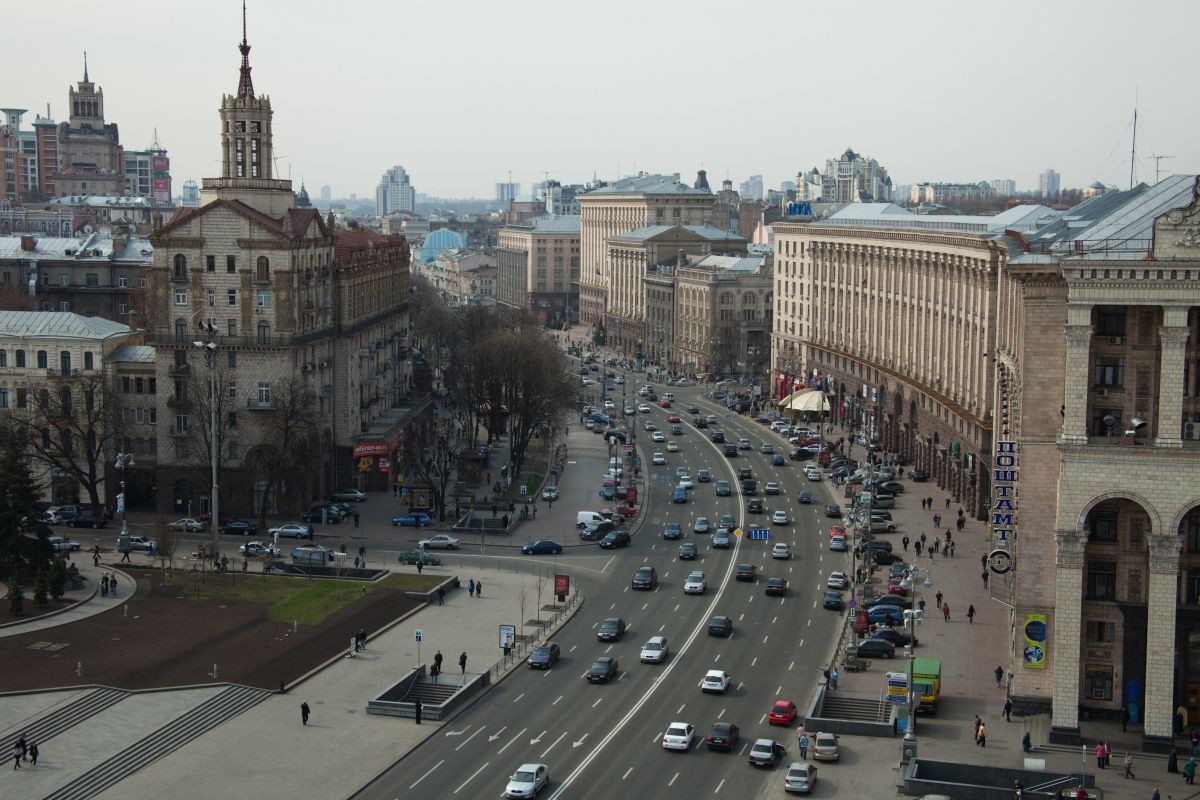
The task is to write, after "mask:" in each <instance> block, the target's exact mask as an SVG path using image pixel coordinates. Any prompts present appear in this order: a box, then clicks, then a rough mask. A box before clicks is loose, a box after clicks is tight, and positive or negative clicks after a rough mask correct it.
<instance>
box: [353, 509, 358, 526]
mask: <svg viewBox="0 0 1200 800" xmlns="http://www.w3.org/2000/svg"><path fill="white" fill-rule="evenodd" d="M354 527H356V528H357V527H358V512H357V511H355V512H354Z"/></svg>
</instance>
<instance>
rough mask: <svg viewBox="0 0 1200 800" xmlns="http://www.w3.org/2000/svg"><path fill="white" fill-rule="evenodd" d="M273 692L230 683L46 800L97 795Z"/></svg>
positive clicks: (81, 799)
mask: <svg viewBox="0 0 1200 800" xmlns="http://www.w3.org/2000/svg"><path fill="white" fill-rule="evenodd" d="M270 696H271V693H270V692H267V691H264V690H262V689H255V688H253V687H250V686H229V687H228V688H226V689H225V690H224V691H222V692H221V693H220V694H217V695H215V696H214V697H211V698H209V699H208V700H206V701H204V702H203V703H201V704H200V705H198V706H196V707H195V708H193V709H191V710H190V711H188V712H187V713H186V714H183V715H182V716H179V717H177V718H175V719H174V720H172V721H171V722H169V723H167V724H166V725H164V726H163V727H161V728H159V729H158V730H156V731H155V732H154V733H152V734H150V735H149V736H145V737H143V738H142V739H141V740H140V741H137V742H134V743H133V744H131V745H130V746H129V747H127V748H125V749H124V750H122V751H121V752H120V753H117V754H116V755H115V756H113V757H112V758H110V759H109V760H107V761H106V762H104V763H103V764H100V765H99V766H97V767H95V768H93V769H91V770H89V771H88V772H85V773H84V774H83V775H80V776H79V777H78V778H76V779H75V780H73V781H71V782H70V783H68V784H67V785H65V786H63V787H62V788H60V789H58V790H56V791H54V792H53V793H51V794H50V795H48V796H47V800H84V799H85V798H89V797H94V796H96V795H98V794H100V793H101V792H103V791H104V790H105V789H107V788H109V787H110V786H113V785H114V784H116V783H117V782H118V781H120V780H123V779H125V778H127V777H129V775H131V774H132V773H134V772H136V771H137V770H139V769H141V768H142V767H144V766H146V765H148V764H151V763H153V762H155V761H157V760H158V759H160V758H162V757H163V756H166V755H169V754H170V753H172V752H173V751H175V750H177V749H179V748H180V747H183V746H184V745H185V744H187V743H188V742H190V741H192V740H193V739H195V738H197V737H198V736H201V735H202V734H204V733H207V732H208V731H210V730H212V729H213V728H215V727H217V726H218V725H220V724H222V723H223V722H226V721H227V720H230V719H232V718H233V717H236V716H237V715H238V714H241V713H242V712H243V711H245V710H246V709H248V708H251V707H252V706H255V705H257V704H258V703H260V702H262V701H263V700H265V699H266V698H268V697H270ZM93 713H94V712H93Z"/></svg>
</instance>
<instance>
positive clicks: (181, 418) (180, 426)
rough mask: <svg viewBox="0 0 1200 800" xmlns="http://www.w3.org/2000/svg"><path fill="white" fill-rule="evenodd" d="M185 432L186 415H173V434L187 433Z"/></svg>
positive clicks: (186, 425) (186, 427)
mask: <svg viewBox="0 0 1200 800" xmlns="http://www.w3.org/2000/svg"><path fill="white" fill-rule="evenodd" d="M187 430H188V416H187V414H176V415H175V432H176V433H187Z"/></svg>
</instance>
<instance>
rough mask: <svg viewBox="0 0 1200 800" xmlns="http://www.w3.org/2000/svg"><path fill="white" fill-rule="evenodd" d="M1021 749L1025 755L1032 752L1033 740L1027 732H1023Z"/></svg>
mask: <svg viewBox="0 0 1200 800" xmlns="http://www.w3.org/2000/svg"><path fill="white" fill-rule="evenodd" d="M1021 749H1022V750H1024V751H1025V752H1026V753H1032V752H1033V740H1032V739H1031V738H1030V736H1029V731H1025V735H1024V736H1022V737H1021Z"/></svg>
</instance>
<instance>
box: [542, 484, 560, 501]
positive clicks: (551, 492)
mask: <svg viewBox="0 0 1200 800" xmlns="http://www.w3.org/2000/svg"><path fill="white" fill-rule="evenodd" d="M542 499H543V500H557V499H558V487H557V486H547V487H546V488H545V489H542Z"/></svg>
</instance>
